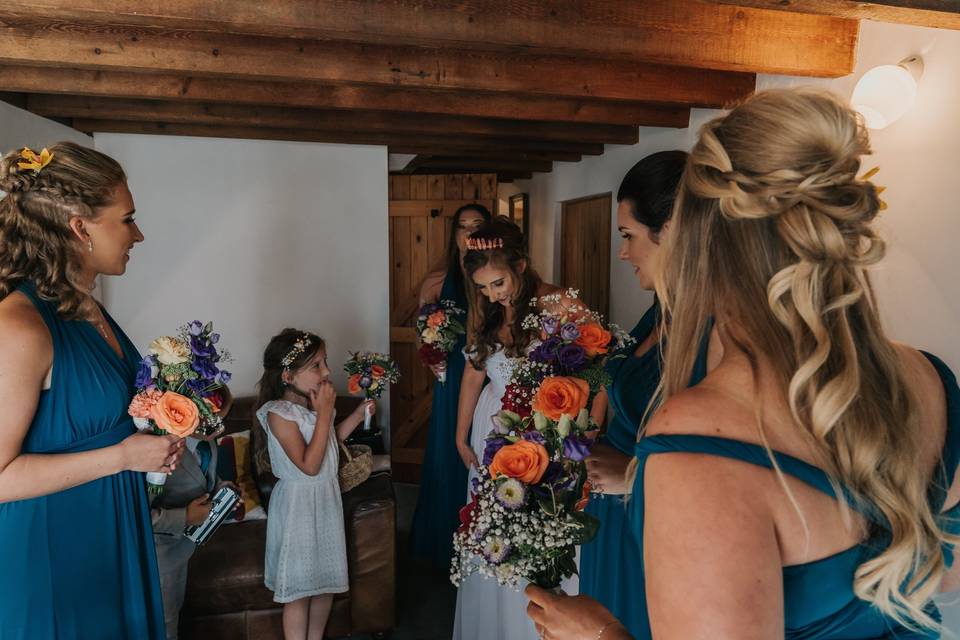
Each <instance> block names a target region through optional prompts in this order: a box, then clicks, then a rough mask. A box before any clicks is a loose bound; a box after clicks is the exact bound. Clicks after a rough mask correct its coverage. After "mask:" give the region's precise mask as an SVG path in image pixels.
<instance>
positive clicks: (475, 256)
mask: <svg viewBox="0 0 960 640" xmlns="http://www.w3.org/2000/svg"><path fill="white" fill-rule="evenodd" d="M470 238H471V239H473V240H490V241H502V242H503V246H502V247H499V248H496V249H484V250H469V251H467V253H466V254H465V255H464V257H463V269H464V271H465V272H466V274H467V277H468V278H471V282H472V278H473V274H475V273H476V272H477V271H479V270H480V269H482V268H483V267H485V266H487V265H494V266H497V267H501V268H504V269H507V270H509V271H510V273H511V275H512V276H513V279H514V281H515V282H516V284H517V290H516V292H515V293H514V297H513V308H514V311H515V314H514V318H513V322H512V323H511V325H510V336H511V343H510V344H509V345H506V352H507V355H509V356H512V357H515V356H519V355H521V354H523V353H525V351H526V348H527V346H528V345H529V344H530V340H531V334H530V332H529V331H527V330H526V329H524V328H523V319H524V318H526V317H527V315H528V314H529V313H530V312H531V310H532V305H531V304H530V301H531V300H532V299H533V298H534V297H536V295H537V290H538V289H539V288H540V282H541V281H540V276H538V275H537V273H536V271H534V270H533V269H532V268H531V267H530V266H529V260H528V258H527V252H526V249H524V246H525V243H524V241H523V233H522V232H521V231H520V227H518V226H517V225H515V224H514V223H513V222H511V221H510V220H509V219H508V218H506V217H505V216H496V217H494V218H493V219H491V220H489V221H488V222H485V223H484V224H483V225H482V226H481V227H480V228H479V229H477V230H476V231H474V232H473V233H471V234H470ZM523 266H525V267H526V268H522V267H523ZM467 296H468V297H467V299H468V301H469V313H470V315H469V317H468V319H467V349H468V352H470V353H471V361H472V362H473V365H474V366H475V367H476V368H477V369H482V368H483V367H484V365H485V364H486V362H487V358H489V357H490V356H491V355H492V354H493V352H494V351H496V350H497V347H498V346H499V345H500V339H499V337H498V334H499V332H500V327H502V326H503V323H504V322H505V321H506V310H505V309H504V307H503V305H501V304H495V303H491V302H490V301H489V300H488V299H487V298H486V297H485V296H482V295H480V293H479V290H478V287H477V286H475V285H473V286H468V287H467Z"/></svg>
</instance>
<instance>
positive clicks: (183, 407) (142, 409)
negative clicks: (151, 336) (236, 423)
mask: <svg viewBox="0 0 960 640" xmlns="http://www.w3.org/2000/svg"><path fill="white" fill-rule="evenodd" d="M219 340H220V336H219V334H216V333H213V325H212V324H211V323H207V324H206V325H204V324H202V323H200V321H199V320H194V321H193V322H191V323H190V324H188V325H186V326H184V327H181V329H180V331H179V333H178V335H177V336H175V337H173V336H162V337H160V338H157V339H156V340H154V341H153V342H151V343H150V347H149V349H148V350H149V352H150V355H148V356H146V357H145V358H143V360H141V361H140V366H139V368H138V370H137V379H136V383H135V384H136V388H137V394H136V395H135V396H134V397H133V400H132V401H131V402H130V406H129V408H128V409H127V412H128V413H129V414H130V415H131V416H132V417H133V421H134V424H135V425H136V426H137V428H138V429H140V430H141V431H150V432H152V433H155V434H157V435H164V434H170V435H174V436H177V437H180V438H186V437H187V436H190V435H193V436H194V437H200V438H204V439H211V438H214V437H216V435H217V434H218V433H219V432H220V431H221V430H222V428H223V421H222V417H221V408H222V404H223V399H224V397H225V396H224V395H223V393H222V391H225V389H224V388H223V387H224V385H225V384H226V383H227V382H229V381H230V373H229V372H227V371H223V370H221V369H220V368H219V367H218V365H217V363H219V362H223V361H229V360H230V355H229V354H228V353H226V352H222V351H218V350H217V347H216V344H217V342H218V341H219ZM226 397H228V396H226ZM166 481H167V476H166V474H164V473H155V472H151V473H147V486H148V488H149V490H150V492H151V493H152V494H153V495H158V494H160V493H162V492H163V485H164V484H165V483H166Z"/></svg>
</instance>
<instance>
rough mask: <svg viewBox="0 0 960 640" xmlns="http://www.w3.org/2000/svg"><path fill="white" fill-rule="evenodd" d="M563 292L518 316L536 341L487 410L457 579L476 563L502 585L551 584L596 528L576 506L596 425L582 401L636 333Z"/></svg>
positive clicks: (567, 572)
mask: <svg viewBox="0 0 960 640" xmlns="http://www.w3.org/2000/svg"><path fill="white" fill-rule="evenodd" d="M561 296H562V294H554V295H552V296H545V297H543V298H541V299H540V302H541V303H542V302H546V303H550V304H548V305H546V306H548V308H549V309H541V310H540V311H539V312H537V313H532V314H530V315H528V316H527V317H526V318H525V319H524V321H523V326H524V328H525V329H527V330H530V331H536V332H538V333H539V338H540V343H539V344H538V345H537V346H535V347H534V348H533V349H532V350H531V351H530V353H529V355H527V356H526V357H524V358H520V359H518V360H517V361H516V364H515V365H514V369H513V372H512V373H511V376H510V380H509V383H508V384H507V387H506V390H505V392H504V395H503V400H502V409H501V411H500V412H499V413H498V414H496V415H495V416H493V429H492V430H491V431H490V433H489V434H488V435H487V438H486V448H485V450H484V454H483V461H482V465H481V466H480V467H479V469H478V472H479V478H478V479H477V480H475V481H474V486H473V499H472V501H471V502H470V504H468V505H467V506H466V507H464V508H463V509H462V510H461V512H460V521H461V526H460V529H459V530H458V531H457V533H456V534H455V535H454V550H455V555H454V559H453V567H452V570H451V573H452V576H451V577H452V580H453V582H454V583H455V584H459V583H460V581H462V580H463V578H465V577H466V576H468V575H470V574H471V573H475V572H480V573H481V574H483V575H487V576H491V577H496V578H497V580H498V581H499V582H500V584H503V585H510V586H513V587H518V586H519V584H520V580H521V579H526V580H529V581H531V582H533V583H535V584H537V585H539V586H541V587H544V588H548V589H556V588H557V587H559V585H560V581H561V580H562V579H563V578H566V577H569V576H571V575H573V574H574V573H576V570H577V569H576V564H575V561H574V557H575V553H576V551H575V546H576V545H579V544H584V543H586V542H589V541H590V540H591V539H593V537H594V536H595V535H596V532H597V528H598V527H599V522H598V521H597V520H596V519H595V518H593V517H591V516H589V515H587V514H585V513H583V509H584V507H586V504H587V499H588V496H589V491H590V487H589V483H587V470H586V464H585V463H584V459H585V458H586V457H587V456H588V455H589V454H590V447H591V445H592V443H593V441H592V439H591V437H590V434H591V433H593V432H595V431H596V429H597V425H596V423H594V422H593V421H592V420H591V418H590V416H589V411H588V408H589V406H590V403H591V401H592V400H593V398H594V397H595V396H596V394H597V392H599V390H600V389H601V388H602V387H603V386H604V385H606V384H608V382H609V376H608V374H606V372H605V371H604V365H605V364H606V362H607V360H608V359H609V358H610V357H612V356H611V355H610V354H611V353H612V352H614V351H618V350H620V349H623V348H624V347H627V346H629V345H630V344H631V343H632V342H634V339H633V338H632V337H631V336H630V335H629V334H627V333H626V332H624V331H622V330H620V329H619V328H618V327H617V326H616V325H605V324H604V322H603V319H602V317H601V316H600V315H599V314H596V313H594V312H592V311H590V310H589V309H587V308H586V307H585V306H583V305H582V304H580V303H579V302H578V300H577V292H576V291H574V290H569V291H567V292H566V294H565V296H563V297H564V298H565V299H562V297H561ZM571 301H572V303H571ZM561 302H563V303H564V304H561ZM542 306H543V305H542Z"/></svg>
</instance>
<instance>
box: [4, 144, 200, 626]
mask: <svg viewBox="0 0 960 640" xmlns="http://www.w3.org/2000/svg"><path fill="white" fill-rule="evenodd" d="M51 151H52V153H51V154H49V155H47V154H46V153H44V154H41V156H34V154H33V153H32V152H30V151H29V150H24V151H23V152H17V151H13V152H10V153H8V154H7V155H6V156H4V157H3V159H2V160H0V190H2V191H4V192H6V194H7V195H6V196H5V197H4V198H3V199H2V200H0V335H2V336H3V339H2V340H0V407H3V424H2V428H0V541H2V542H3V544H2V545H0V567H3V570H2V571H0V629H2V630H3V631H2V632H0V635H2V636H3V638H5V639H6V640H34V639H36V638H58V639H62V640H77V639H79V638H131V639H132V638H137V639H141V638H142V639H147V640H161V639H162V638H164V637H165V633H164V624H163V606H162V604H161V598H160V580H159V577H158V575H157V560H156V555H155V553H154V546H153V536H152V529H151V525H150V513H149V510H148V505H147V493H146V488H145V485H144V479H143V474H142V473H135V472H138V471H166V472H168V473H169V472H171V471H172V470H173V469H174V468H175V467H176V465H177V462H178V460H179V458H180V455H181V454H182V453H183V441H182V440H178V439H175V438H173V437H172V436H164V437H159V436H153V435H146V434H138V433H137V432H136V430H135V429H134V426H133V421H132V419H131V418H130V416H128V415H127V405H128V404H129V402H130V399H131V398H132V397H133V392H134V380H135V378H136V373H137V366H138V364H139V362H140V356H139V354H138V353H137V350H136V349H135V348H134V346H133V344H132V343H131V342H130V340H129V339H128V338H127V336H126V335H125V334H124V333H123V331H122V330H121V329H120V327H119V326H117V324H116V323H115V322H114V321H113V320H112V319H111V318H110V317H109V316H108V315H107V314H106V312H105V311H104V310H103V308H102V307H100V306H99V305H98V304H97V303H96V301H95V300H94V299H93V297H92V296H91V295H90V292H91V291H92V290H93V287H94V283H95V279H96V277H97V276H99V275H114V276H117V275H121V274H123V272H124V271H125V270H126V268H127V261H128V260H129V259H130V258H129V254H130V250H131V249H132V248H133V246H134V245H135V244H137V243H138V242H141V241H143V235H142V234H141V233H140V230H139V229H138V228H137V225H136V222H134V219H133V214H134V206H133V198H132V197H131V195H130V191H129V190H128V189H127V181H126V176H125V175H124V173H123V169H121V168H120V165H119V164H117V162H116V161H115V160H113V159H112V158H110V157H108V156H105V155H104V154H102V153H99V152H97V151H94V150H93V149H87V148H85V147H81V146H80V145H77V144H74V143H69V142H62V143H60V144H57V145H54V146H53V147H52V148H51Z"/></svg>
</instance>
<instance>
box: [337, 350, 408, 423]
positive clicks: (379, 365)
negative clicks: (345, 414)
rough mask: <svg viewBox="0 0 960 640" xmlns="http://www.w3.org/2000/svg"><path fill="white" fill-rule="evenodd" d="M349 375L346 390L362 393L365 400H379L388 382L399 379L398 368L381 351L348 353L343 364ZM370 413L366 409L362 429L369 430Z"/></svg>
mask: <svg viewBox="0 0 960 640" xmlns="http://www.w3.org/2000/svg"><path fill="white" fill-rule="evenodd" d="M343 370H344V371H346V372H347V375H349V376H350V377H349V378H348V379H347V391H349V392H350V393H354V394H356V393H361V392H362V393H363V396H364V397H365V398H366V399H367V400H379V399H380V396H381V394H383V390H384V389H385V388H386V386H387V385H388V384H392V383H395V382H396V381H397V380H399V379H400V370H399V369H398V368H397V365H396V363H394V361H393V360H391V359H390V356H387V355H384V354H382V353H373V352H369V351H358V352H356V353H350V359H349V360H347V362H346V364H344V365H343ZM370 417H371V414H370V412H369V411H367V413H366V416H365V418H364V421H363V429H364V431H369V430H370Z"/></svg>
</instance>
